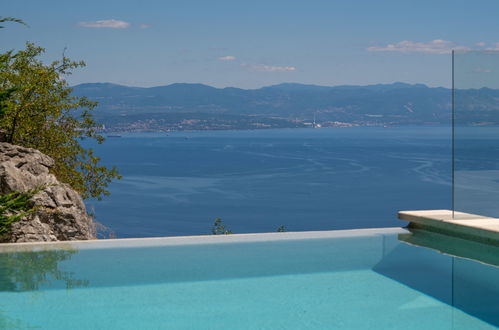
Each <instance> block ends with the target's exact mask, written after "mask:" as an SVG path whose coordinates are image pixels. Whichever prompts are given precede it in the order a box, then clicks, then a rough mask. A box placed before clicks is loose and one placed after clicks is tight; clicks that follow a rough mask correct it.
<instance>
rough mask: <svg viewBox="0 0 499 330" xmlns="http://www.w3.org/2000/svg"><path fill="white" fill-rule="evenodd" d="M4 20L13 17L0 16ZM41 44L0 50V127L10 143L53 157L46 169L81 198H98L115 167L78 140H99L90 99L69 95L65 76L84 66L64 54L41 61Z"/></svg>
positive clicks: (113, 175)
mask: <svg viewBox="0 0 499 330" xmlns="http://www.w3.org/2000/svg"><path fill="white" fill-rule="evenodd" d="M4 21H15V22H18V20H16V19H13V18H1V17H0V23H1V22H4ZM44 51H45V50H44V49H43V48H41V47H38V46H36V45H35V44H33V43H27V44H26V47H25V49H23V50H20V51H17V52H15V51H12V50H10V51H6V52H4V53H2V54H0V131H3V135H4V137H3V139H4V140H5V141H6V142H8V143H11V144H16V145H20V146H23V147H29V148H35V149H37V150H40V151H41V152H42V153H44V154H46V155H48V156H50V157H51V158H53V159H54V160H55V167H54V168H53V169H52V172H53V173H54V174H55V175H56V177H57V178H58V180H59V181H62V182H64V183H68V184H69V185H71V187H72V188H73V189H75V190H76V191H78V192H79V193H80V194H82V196H83V198H88V197H96V198H99V199H100V198H101V197H102V196H103V195H108V194H109V192H108V190H107V189H106V187H107V186H108V184H109V183H110V182H111V180H113V179H114V178H119V177H120V176H119V174H118V172H117V169H116V168H114V167H112V168H108V167H106V166H103V165H102V164H101V163H100V158H99V157H97V156H96V155H94V153H93V150H92V149H86V148H84V147H83V146H82V145H81V143H80V142H81V140H82V139H85V138H91V139H95V140H97V142H99V143H102V142H103V141H104V138H103V137H102V136H101V135H99V134H98V133H97V132H96V127H97V126H98V124H97V123H96V122H95V121H94V119H93V114H92V110H93V109H94V107H95V106H96V103H95V102H91V101H89V100H88V99H87V98H85V97H83V96H79V97H77V96H73V95H72V94H71V91H72V89H71V88H69V86H68V83H67V81H66V80H65V79H64V77H65V76H67V75H70V74H71V73H72V72H73V70H74V69H77V68H80V67H83V66H85V63H84V62H82V61H80V62H76V61H72V60H70V59H69V58H68V57H66V56H64V55H63V56H62V59H60V60H58V61H54V62H52V63H50V64H45V63H44V62H42V61H41V59H40V57H41V56H42V55H43V53H44Z"/></svg>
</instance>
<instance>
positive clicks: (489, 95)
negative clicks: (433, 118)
mask: <svg viewBox="0 0 499 330" xmlns="http://www.w3.org/2000/svg"><path fill="white" fill-rule="evenodd" d="M452 96H453V210H454V218H474V217H475V216H474V215H480V216H488V217H499V52H497V51H466V52H454V53H453V95H452ZM463 213H466V214H463ZM470 214H471V215H470Z"/></svg>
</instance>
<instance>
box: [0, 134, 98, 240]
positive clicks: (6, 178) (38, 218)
mask: <svg viewBox="0 0 499 330" xmlns="http://www.w3.org/2000/svg"><path fill="white" fill-rule="evenodd" d="M53 166H54V160H53V159H52V158H50V157H49V156H47V155H44V154H42V153H41V152H40V151H38V150H35V149H30V148H24V147H20V146H16V145H12V144H9V143H5V142H0V194H8V193H11V192H14V191H23V192H25V191H28V190H32V189H36V188H39V187H43V188H42V190H40V191H39V192H38V193H37V194H36V195H34V196H33V197H32V198H31V202H32V203H33V205H34V206H35V211H34V212H33V213H31V214H29V215H27V216H25V217H24V218H22V219H21V220H19V221H17V222H15V223H14V224H13V225H12V227H11V231H10V233H8V234H5V235H1V236H0V242H37V241H68V240H69V241H72V240H87V239H95V238H96V228H95V223H94V222H93V220H92V218H91V217H90V216H89V215H88V214H87V212H86V209H85V204H84V203H83V200H82V198H81V196H80V195H79V194H78V193H77V192H76V191H74V190H73V189H72V188H71V187H70V186H69V185H68V184H65V183H61V182H59V181H58V180H57V178H56V177H55V176H54V175H53V174H51V173H50V168H52V167H53Z"/></svg>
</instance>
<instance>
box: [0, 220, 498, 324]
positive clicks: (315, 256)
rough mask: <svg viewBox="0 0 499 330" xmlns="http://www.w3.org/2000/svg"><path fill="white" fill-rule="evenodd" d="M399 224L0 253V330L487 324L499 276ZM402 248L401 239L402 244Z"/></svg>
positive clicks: (14, 248)
mask: <svg viewBox="0 0 499 330" xmlns="http://www.w3.org/2000/svg"><path fill="white" fill-rule="evenodd" d="M410 235H412V234H410V233H409V232H407V231H406V230H403V229H380V230H378V229H374V230H373V229H371V230H349V231H330V232H304V233H275V234H254V235H251V234H249V235H228V236H204V237H202V236H200V237H178V238H158V239H136V240H135V239H132V240H110V241H96V242H79V243H57V244H24V245H23V244H20V245H19V244H18V245H8V244H4V245H1V246H0V329H4V328H6V329H10V328H14V329H15V328H20V329H28V328H41V329H339V328H341V329H398V330H399V329H492V328H495V326H497V325H499V269H498V268H496V267H494V266H490V265H486V264H484V263H479V262H476V261H472V260H469V259H463V258H457V257H452V256H449V255H444V254H441V253H438V252H436V251H435V250H432V249H428V248H422V247H417V246H413V245H409V244H407V243H405V242H403V241H401V239H400V238H401V237H405V238H407V236H410ZM406 241H407V239H406Z"/></svg>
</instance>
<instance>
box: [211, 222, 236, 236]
mask: <svg viewBox="0 0 499 330" xmlns="http://www.w3.org/2000/svg"><path fill="white" fill-rule="evenodd" d="M211 233H212V234H213V235H230V234H232V231H230V230H228V229H227V228H226V227H225V225H224V224H223V222H222V218H215V222H214V223H213V229H212V230H211Z"/></svg>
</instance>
